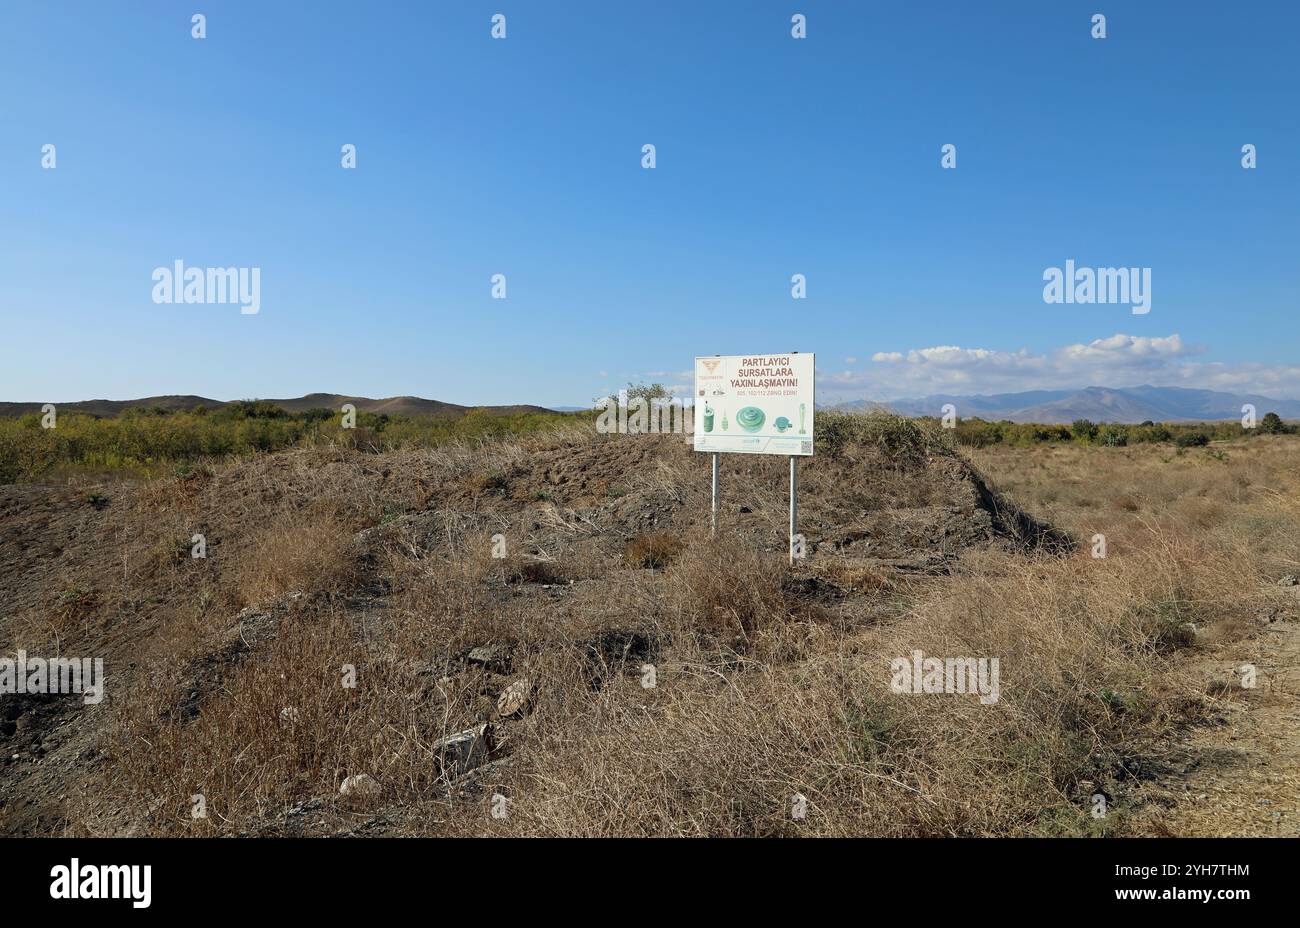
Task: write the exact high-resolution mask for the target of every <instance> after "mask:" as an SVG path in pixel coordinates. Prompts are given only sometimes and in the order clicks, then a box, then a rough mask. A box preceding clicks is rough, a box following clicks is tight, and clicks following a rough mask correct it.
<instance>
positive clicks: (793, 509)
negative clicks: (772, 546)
mask: <svg viewBox="0 0 1300 928" xmlns="http://www.w3.org/2000/svg"><path fill="white" fill-rule="evenodd" d="M798 460H799V459H798V458H797V457H795V456H794V455H793V454H792V455H790V566H791V567H793V566H794V536H795V525H796V524H797V522H798V521H799V477H798V474H799V472H798V470H796V469H795V464H796V463H797V462H798Z"/></svg>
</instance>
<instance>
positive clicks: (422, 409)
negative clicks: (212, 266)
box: [0, 393, 550, 419]
mask: <svg viewBox="0 0 1300 928" xmlns="http://www.w3.org/2000/svg"><path fill="white" fill-rule="evenodd" d="M265 402H268V403H274V404H275V405H276V406H279V407H280V408H281V409H283V410H284V411H285V412H291V413H297V412H305V411H306V410H308V409H320V408H324V409H333V410H338V409H339V408H340V407H341V406H342V405H343V404H344V403H351V404H352V405H353V406H355V407H356V408H357V411H358V412H373V413H388V414H389V415H395V416H437V417H441V418H448V419H454V418H457V417H459V416H463V415H465V414H466V413H470V412H474V411H482V412H483V413H486V414H488V415H496V416H513V415H519V414H522V413H536V412H549V411H550V410H547V409H545V408H543V407H541V406H530V405H526V404H521V405H517V406H457V405H456V404H455V403H443V402H439V401H438V400H426V399H423V398H421V397H418V396H390V397H388V398H387V399H377V400H376V399H370V398H369V397H365V396H343V395H341V394H338V393H308V394H307V395H306V396H299V397H293V398H291V399H268V400H266V401H265ZM42 405H43V404H42V403H0V416H21V415H25V414H27V413H30V412H40V411H41V406H42ZM225 405H227V401H225V400H213V399H208V398H207V397H205V396H146V397H142V398H141V399H138V400H81V401H80V402H76V403H56V404H55V406H56V407H57V408H58V410H59V411H60V412H84V413H89V414H91V415H94V416H108V417H111V416H116V415H118V414H119V413H121V412H122V411H123V410H126V409H130V408H132V407H145V408H155V407H157V408H162V409H166V410H168V411H169V412H176V411H179V410H191V409H197V408H199V407H200V406H202V407H204V408H206V409H220V408H221V407H222V406H225Z"/></svg>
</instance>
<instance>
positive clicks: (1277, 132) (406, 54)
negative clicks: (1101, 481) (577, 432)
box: [0, 0, 1300, 405]
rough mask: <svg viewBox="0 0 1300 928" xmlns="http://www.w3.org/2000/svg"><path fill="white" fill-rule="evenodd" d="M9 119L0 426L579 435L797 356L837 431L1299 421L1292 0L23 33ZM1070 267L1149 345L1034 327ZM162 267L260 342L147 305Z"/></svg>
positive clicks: (353, 13)
mask: <svg viewBox="0 0 1300 928" xmlns="http://www.w3.org/2000/svg"><path fill="white" fill-rule="evenodd" d="M194 12H202V13H204V14H205V15H206V16H207V37H206V38H204V39H202V40H196V39H194V38H192V37H191V34H190V31H191V23H190V16H191V14H192V13H194ZM498 12H500V13H503V14H505V16H506V22H507V38H506V39H504V40H494V39H493V38H492V37H491V36H490V28H491V22H490V20H491V17H492V15H493V14H494V13H498ZM795 12H801V13H803V14H805V15H806V16H807V24H808V25H807V29H808V37H807V38H806V39H802V40H796V39H793V38H792V37H791V35H790V28H791V23H790V18H791V15H792V13H795ZM1096 12H1101V13H1104V14H1105V15H1106V17H1107V37H1106V38H1105V39H1102V40H1098V39H1093V38H1092V37H1091V35H1090V32H1091V28H1092V26H1091V22H1090V19H1091V16H1092V14H1094V13H1096ZM0 86H2V87H3V88H4V92H3V94H0V281H2V282H3V286H0V319H3V322H4V332H5V334H6V343H7V344H6V351H5V353H4V355H5V361H4V364H3V366H0V399H4V400H27V401H53V402H60V401H65V402H66V401H71V400H76V399H85V398H91V397H108V398H129V397H135V396H145V395H154V394H162V393H197V394H202V395H208V396H213V397H217V398H221V399H231V398H237V397H268V396H292V395H300V394H302V393H306V392H312V391H329V392H339V393H348V394H355V395H368V396H391V395H398V394H417V395H421V396H426V397H432V398H436V399H441V400H446V401H450V402H459V403H467V404H479V403H513V402H537V403H542V404H548V405H558V404H574V405H576V404H580V403H585V402H587V401H589V400H590V399H591V398H592V397H593V396H596V395H598V394H604V393H607V392H612V391H613V390H615V389H617V387H618V386H619V385H620V384H622V383H624V382H626V381H628V380H642V379H646V378H652V379H658V380H662V381H665V382H668V383H673V384H680V383H685V382H686V374H685V372H687V371H689V370H690V367H691V358H692V357H694V356H695V355H697V354H714V353H723V354H746V353H766V352H772V351H786V350H801V351H815V352H817V355H818V370H819V381H820V384H819V400H821V399H825V398H832V397H836V398H857V397H862V396H868V397H872V398H877V399H886V398H892V397H896V396H903V395H918V394H923V393H928V392H960V393H964V392H972V393H974V392H1000V391H1007V390H1016V389H1029V388H1038V387H1051V386H1057V387H1059V386H1084V385H1088V384H1090V383H1099V384H1102V385H1108V386H1124V385H1130V384H1137V383H1144V382H1150V383H1155V384H1158V385H1165V384H1169V385H1182V386H1197V387H1212V388H1218V389H1232V390H1239V391H1241V392H1255V393H1263V394H1265V395H1275V396H1300V325H1297V315H1298V313H1297V310H1298V309H1300V305H1298V304H1300V181H1298V180H1297V169H1298V168H1300V129H1298V128H1297V125H1298V122H1297V119H1296V100H1297V98H1298V97H1300V4H1295V3H1292V2H1261V3H1257V4H1251V5H1249V7H1243V6H1241V5H1231V4H1222V3H1188V2H1154V0H1140V2H1118V0H1089V2H1073V0H1051V2H1042V0H1026V2H990V3H981V4H974V3H968V2H957V0H952V2H925V0H907V2H874V0H873V2H860V3H842V2H805V0H789V2H780V3H769V2H740V0H735V2H721V0H719V2H698V0H697V2H692V3H675V2H658V3H654V4H631V3H627V4H623V3H614V4H611V3H604V2H539V0H529V2H519V0H492V2H489V3H478V2H456V3H433V2H420V3H409V4H407V3H385V2H374V3H365V4H358V3H333V2H317V3H312V4H309V5H307V4H289V3H284V2H276V0H269V2H258V3H244V2H204V0H197V2H191V3H188V4H178V3H173V2H133V3H130V4H126V3H107V4H106V3H99V2H96V3H89V2H87V3H58V2H30V0H6V2H5V3H4V5H3V6H2V7H0ZM47 143H48V144H54V145H55V146H56V150H57V167H56V168H55V169H54V170H46V169H43V168H42V166H41V150H42V146H43V145H45V144H47ZM345 143H351V144H355V145H356V146H357V168H356V169H355V170H344V169H343V168H341V167H340V148H341V146H342V145H343V144H345ZM645 143H652V144H654V145H655V146H656V151H657V166H656V167H655V168H654V169H653V170H645V169H643V168H642V167H641V157H642V156H641V146H642V145H643V144H645ZM948 143H951V144H953V145H956V146H957V168H956V169H955V170H944V169H942V168H941V167H940V149H941V146H943V145H944V144H948ZM1247 143H1249V144H1254V145H1255V146H1257V151H1258V167H1257V168H1256V169H1255V170H1244V169H1243V168H1242V167H1241V146H1242V145H1243V144H1247ZM1067 259H1070V260H1073V261H1075V263H1076V264H1077V265H1080V266H1134V267H1150V268H1151V269H1152V300H1151V311H1150V312H1149V313H1147V314H1145V315H1134V314H1132V313H1131V312H1130V310H1129V307H1127V306H1124V305H1089V304H1068V305H1066V304H1063V305H1053V304H1047V303H1045V302H1044V301H1043V286H1044V283H1043V278H1042V275H1043V272H1044V270H1045V269H1046V268H1048V267H1053V266H1055V267H1061V266H1063V265H1064V263H1065V261H1066V260H1067ZM176 260H181V261H184V262H185V264H186V265H187V266H197V267H209V266H220V267H226V266H247V267H258V268H260V269H261V310H260V312H259V313H257V314H256V315H245V314H241V313H240V312H239V309H238V307H237V306H230V305H211V304H200V305H184V304H182V305H176V304H156V303H154V302H153V301H152V299H151V295H152V291H153V281H152V279H151V274H152V272H153V270H154V268H156V267H170V266H172V264H173V262H174V261H176ZM497 273H501V274H505V275H506V280H507V288H508V289H507V294H508V298H507V299H505V300H494V299H492V297H491V285H490V278H491V277H492V275H493V274H497ZM796 273H801V274H804V275H806V277H807V287H808V296H807V299H805V300H802V301H796V300H792V299H791V296H790V286H791V284H790V278H791V275H792V274H796Z"/></svg>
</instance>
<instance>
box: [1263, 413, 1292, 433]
mask: <svg viewBox="0 0 1300 928" xmlns="http://www.w3.org/2000/svg"><path fill="white" fill-rule="evenodd" d="M1259 430H1260V431H1261V432H1262V433H1264V434H1265V435H1281V434H1283V433H1284V432H1286V424H1285V423H1284V422H1283V421H1282V417H1281V416H1279V415H1278V414H1277V413H1275V412H1270V413H1266V414H1265V416H1264V418H1263V419H1261V420H1260V421H1259Z"/></svg>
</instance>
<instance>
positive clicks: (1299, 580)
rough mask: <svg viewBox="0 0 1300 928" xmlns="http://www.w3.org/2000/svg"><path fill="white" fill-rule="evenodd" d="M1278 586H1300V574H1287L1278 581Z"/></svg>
mask: <svg viewBox="0 0 1300 928" xmlns="http://www.w3.org/2000/svg"><path fill="white" fill-rule="evenodd" d="M1277 585H1278V586H1300V576H1297V575H1295V574H1287V575H1286V576H1285V577H1283V578H1282V579H1281V580H1279V581H1278V582H1277Z"/></svg>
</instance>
